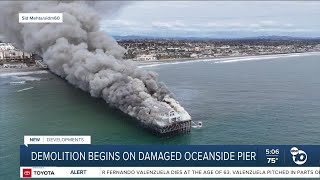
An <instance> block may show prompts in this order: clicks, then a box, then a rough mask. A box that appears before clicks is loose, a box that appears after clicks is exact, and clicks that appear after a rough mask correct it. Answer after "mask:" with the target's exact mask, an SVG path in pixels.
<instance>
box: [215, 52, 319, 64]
mask: <svg viewBox="0 0 320 180" xmlns="http://www.w3.org/2000/svg"><path fill="white" fill-rule="evenodd" d="M313 55H320V53H319V52H311V53H293V54H279V55H265V56H250V57H242V58H236V59H231V60H221V61H216V62H214V63H234V62H243V61H259V60H269V59H279V58H283V57H301V56H313Z"/></svg>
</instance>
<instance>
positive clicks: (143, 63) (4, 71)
mask: <svg viewBox="0 0 320 180" xmlns="http://www.w3.org/2000/svg"><path fill="white" fill-rule="evenodd" d="M304 55H320V52H318V51H315V52H302V53H282V54H267V55H243V56H223V57H203V58H177V59H161V60H156V61H132V60H131V61H132V62H134V63H135V64H136V65H137V66H138V67H143V66H149V65H151V66H152V65H157V64H170V63H183V62H186V63H187V62H196V61H199V62H200V61H206V60H210V61H215V62H219V61H224V60H230V59H237V58H239V59H241V58H257V57H259V58H267V57H291V56H304ZM32 72H39V73H45V72H49V70H48V69H45V68H41V67H26V68H10V69H7V68H0V76H5V75H16V74H21V73H22V74H23V73H32Z"/></svg>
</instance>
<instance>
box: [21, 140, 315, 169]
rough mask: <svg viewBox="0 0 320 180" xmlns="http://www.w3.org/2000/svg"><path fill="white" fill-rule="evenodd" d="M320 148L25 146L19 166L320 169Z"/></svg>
mask: <svg viewBox="0 0 320 180" xmlns="http://www.w3.org/2000/svg"><path fill="white" fill-rule="evenodd" d="M319 165H320V145H29V146H28V147H27V146H25V145H21V146H20V166H61V167H63V166H73V167H76V166H83V167H89V166H91V167H196V166H200V167H212V166H214V167H256V166H259V167H263V166H265V167H302V166H304V167H319Z"/></svg>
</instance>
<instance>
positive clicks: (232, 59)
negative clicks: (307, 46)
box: [138, 52, 320, 68]
mask: <svg viewBox="0 0 320 180" xmlns="http://www.w3.org/2000/svg"><path fill="white" fill-rule="evenodd" d="M312 55H320V52H308V53H291V54H275V55H258V56H245V57H226V58H212V59H198V60H190V61H179V62H161V63H156V64H146V65H138V67H139V68H149V67H157V66H163V65H172V64H173V65H174V64H184V63H195V62H213V63H231V62H241V61H253V60H256V61H257V60H268V59H276V58H282V57H296V56H312Z"/></svg>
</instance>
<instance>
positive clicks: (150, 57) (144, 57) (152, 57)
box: [137, 54, 157, 61]
mask: <svg viewBox="0 0 320 180" xmlns="http://www.w3.org/2000/svg"><path fill="white" fill-rule="evenodd" d="M155 60H157V57H155V55H146V54H143V55H139V56H137V61H155Z"/></svg>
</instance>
